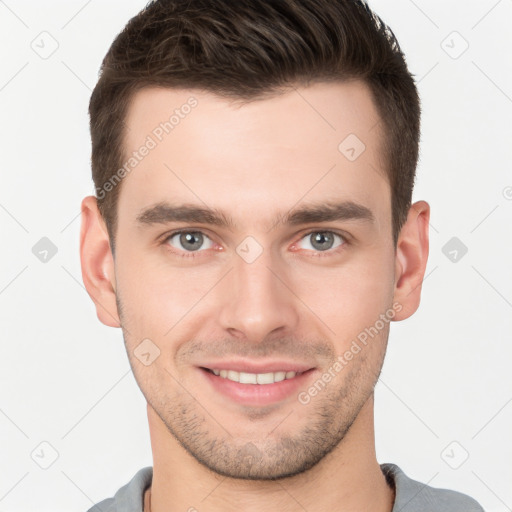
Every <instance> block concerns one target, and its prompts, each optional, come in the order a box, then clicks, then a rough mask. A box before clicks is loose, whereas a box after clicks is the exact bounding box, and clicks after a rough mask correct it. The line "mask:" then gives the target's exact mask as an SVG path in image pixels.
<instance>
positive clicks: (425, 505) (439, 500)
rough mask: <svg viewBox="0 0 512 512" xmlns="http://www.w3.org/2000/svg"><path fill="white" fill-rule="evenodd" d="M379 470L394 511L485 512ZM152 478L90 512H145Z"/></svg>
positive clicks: (141, 475) (148, 473)
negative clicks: (391, 494)
mask: <svg viewBox="0 0 512 512" xmlns="http://www.w3.org/2000/svg"><path fill="white" fill-rule="evenodd" d="M380 467H381V469H382V472H383V473H384V475H385V476H386V479H387V482H388V484H389V485H390V486H391V487H394V488H395V504H394V505H393V510H392V512H484V509H483V508H482V507H481V506H480V505H479V504H478V503H477V502H476V501H475V500H474V499H473V498H470V497H469V496H467V495H465V494H462V493H460V492H456V491H450V490H448V489H438V488H436V487H430V486H428V485H426V484H422V483H420V482H417V481H416V480H412V479H411V478H409V477H408V476H407V475H406V474H405V473H404V472H403V471H402V470H401V469H400V468H399V467H398V466H397V465H396V464H389V463H386V464H381V465H380ZM152 478H153V468H152V467H151V466H149V467H146V468H143V469H141V470H140V471H138V472H137V473H136V475H135V476H134V477H133V478H132V479H131V480H130V481H129V482H128V483H127V484H126V485H125V486H123V487H121V488H120V489H119V490H118V491H117V492H116V494H115V496H114V497H113V498H108V499H106V500H103V501H101V502H100V503H97V504H96V505H94V506H93V507H92V508H90V509H89V510H88V511H87V512H143V508H144V491H145V490H146V489H147V488H148V487H149V486H150V485H151V479H152Z"/></svg>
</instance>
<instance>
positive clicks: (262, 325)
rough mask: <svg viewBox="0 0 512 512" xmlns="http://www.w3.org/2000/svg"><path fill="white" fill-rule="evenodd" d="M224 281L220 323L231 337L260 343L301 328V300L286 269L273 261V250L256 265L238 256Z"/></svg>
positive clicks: (266, 251) (265, 254)
mask: <svg viewBox="0 0 512 512" xmlns="http://www.w3.org/2000/svg"><path fill="white" fill-rule="evenodd" d="M233 265H234V268H233V270H232V271H231V272H230V273H229V275H228V276H226V277H227V278H226V279H225V280H224V283H223V287H222V290H220V293H221V294H222V298H221V299H220V300H221V303H222V307H221V311H220V316H219V321H220V324H221V327H222V328H223V329H224V330H225V331H227V332H228V333H229V334H230V335H231V336H236V337H238V338H240V339H246V340H247V341H251V342H256V343H257V342H260V341H262V340H264V339H265V338H266V337H267V336H269V335H271V334H277V333H278V332H281V333H282V334H283V335H284V334H287V333H289V332H290V331H293V330H295V329H296V328H297V324H298V321H299V314H298V306H299V302H300V301H299V299H298V298H297V297H296V296H295V295H294V293H293V290H292V288H291V286H290V284H289V283H287V279H286V269H285V267H284V266H283V265H280V266H278V265H277V262H276V261H274V262H273V261H272V254H271V253H270V251H269V250H265V251H263V253H262V254H261V255H260V256H259V257H258V258H257V259H256V261H253V262H252V263H248V262H246V261H245V260H244V259H243V258H241V257H239V256H238V255H235V256H234V262H233Z"/></svg>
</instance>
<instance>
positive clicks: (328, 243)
mask: <svg viewBox="0 0 512 512" xmlns="http://www.w3.org/2000/svg"><path fill="white" fill-rule="evenodd" d="M337 241H339V243H337ZM344 244H345V241H344V239H343V237H342V236H341V235H338V234H337V233H334V232H332V231H312V232H311V233H308V234H307V235H306V236H304V237H303V238H302V239H301V241H300V242H298V243H297V247H299V248H300V249H307V250H313V251H320V252H326V251H329V250H331V249H333V248H334V249H336V248H338V247H340V246H342V245H344Z"/></svg>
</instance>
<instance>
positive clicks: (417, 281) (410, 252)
mask: <svg viewBox="0 0 512 512" xmlns="http://www.w3.org/2000/svg"><path fill="white" fill-rule="evenodd" d="M429 219H430V206H429V204H428V203H427V202H426V201H417V202H416V203H414V204H413V205H412V206H411V207H410V208H409V213H408V215H407V221H406V222H405V224H404V225H403V226H402V229H401V231H400V235H399V237H398V241H397V247H396V259H395V292H394V297H393V302H398V303H399V304H400V305H401V306H402V309H401V310H400V311H398V312H397V314H396V315H395V317H394V318H393V320H395V321H398V320H405V319H406V318H409V317H410V316H411V315H412V314H413V313H414V312H415V311H416V310H417V309H418V306H419V305H420V296H421V285H422V283H423V277H424V275H425V269H426V267H427V259H428V229H429Z"/></svg>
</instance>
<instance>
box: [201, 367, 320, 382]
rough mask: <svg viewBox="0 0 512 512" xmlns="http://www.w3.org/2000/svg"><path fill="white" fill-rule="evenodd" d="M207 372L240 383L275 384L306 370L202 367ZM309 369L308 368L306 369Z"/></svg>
mask: <svg viewBox="0 0 512 512" xmlns="http://www.w3.org/2000/svg"><path fill="white" fill-rule="evenodd" d="M202 369H203V370H206V371H207V372H209V373H212V374H213V375H216V376H217V377H220V378H222V379H227V380H230V381H232V382H238V383H240V384H261V385H266V384H275V383H276V382H281V381H283V380H291V379H293V378H295V377H297V376H299V375H302V374H303V373H307V372H291V371H288V372H285V371H277V372H269V373H247V372H237V371H234V370H221V369H217V368H213V369H210V368H204V367H202ZM307 371H310V370H307Z"/></svg>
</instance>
